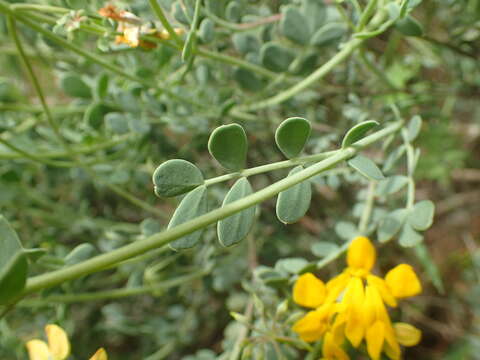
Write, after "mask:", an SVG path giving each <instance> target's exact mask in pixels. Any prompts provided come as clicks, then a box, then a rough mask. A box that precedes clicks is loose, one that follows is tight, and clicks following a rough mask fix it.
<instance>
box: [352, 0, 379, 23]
mask: <svg viewBox="0 0 480 360" xmlns="http://www.w3.org/2000/svg"><path fill="white" fill-rule="evenodd" d="M377 2H378V0H370V1H369V2H368V4H367V7H366V8H365V10H364V11H363V13H362V15H361V16H360V20H359V21H358V25H357V31H362V30H363V29H364V28H365V26H367V24H368V21H369V20H370V18H371V17H372V15H373V13H374V12H375V10H376V8H377Z"/></svg>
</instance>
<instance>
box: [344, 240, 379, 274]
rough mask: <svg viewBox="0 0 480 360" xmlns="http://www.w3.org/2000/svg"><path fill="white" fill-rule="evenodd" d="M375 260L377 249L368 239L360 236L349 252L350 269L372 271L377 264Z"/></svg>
mask: <svg viewBox="0 0 480 360" xmlns="http://www.w3.org/2000/svg"><path fill="white" fill-rule="evenodd" d="M375 258H376V252H375V247H374V246H373V245H372V243H371V241H370V240H369V239H368V238H366V237H365V236H358V237H356V238H355V239H353V240H352V243H351V244H350V246H349V248H348V252H347V264H348V266H349V267H351V268H354V269H364V270H366V271H370V270H371V269H372V267H373V265H374V264H375Z"/></svg>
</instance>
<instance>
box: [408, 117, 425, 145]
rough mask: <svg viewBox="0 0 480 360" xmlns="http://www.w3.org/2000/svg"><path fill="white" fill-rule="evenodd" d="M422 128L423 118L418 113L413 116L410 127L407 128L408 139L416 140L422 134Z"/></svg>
mask: <svg viewBox="0 0 480 360" xmlns="http://www.w3.org/2000/svg"><path fill="white" fill-rule="evenodd" d="M421 128H422V118H421V117H420V116H418V115H415V116H414V117H412V119H411V120H410V122H409V123H408V128H407V131H408V132H407V134H408V135H407V139H408V141H410V142H412V141H413V140H415V139H416V138H417V136H418V134H420V130H421Z"/></svg>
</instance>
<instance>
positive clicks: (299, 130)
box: [275, 117, 312, 159]
mask: <svg viewBox="0 0 480 360" xmlns="http://www.w3.org/2000/svg"><path fill="white" fill-rule="evenodd" d="M311 130H312V126H311V125H310V122H309V121H308V120H306V119H304V118H300V117H293V118H288V119H286V120H284V121H283V122H282V123H281V124H280V125H279V126H278V128H277V131H276V132H275V141H276V143H277V146H278V148H279V149H280V150H281V151H282V153H283V154H284V155H285V156H286V157H287V158H289V159H291V158H294V157H297V156H298V155H299V154H300V152H301V151H302V150H303V147H304V146H305V144H306V143H307V140H308V138H309V136H310V132H311Z"/></svg>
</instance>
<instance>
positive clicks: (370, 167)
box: [347, 155, 385, 181]
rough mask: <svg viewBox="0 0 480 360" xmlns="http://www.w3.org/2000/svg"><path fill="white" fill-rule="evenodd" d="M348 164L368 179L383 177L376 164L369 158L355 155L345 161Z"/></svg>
mask: <svg viewBox="0 0 480 360" xmlns="http://www.w3.org/2000/svg"><path fill="white" fill-rule="evenodd" d="M347 163H348V165H349V166H350V167H352V168H353V169H355V170H356V171H358V172H359V173H360V174H362V175H363V176H365V177H366V178H367V179H370V180H377V181H379V180H383V179H385V177H384V176H383V174H382V171H381V170H380V169H379V168H378V166H377V165H376V164H375V163H374V162H373V161H372V160H370V159H369V158H367V157H365V156H362V155H357V156H355V157H354V158H353V159H350V160H348V161H347Z"/></svg>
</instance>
